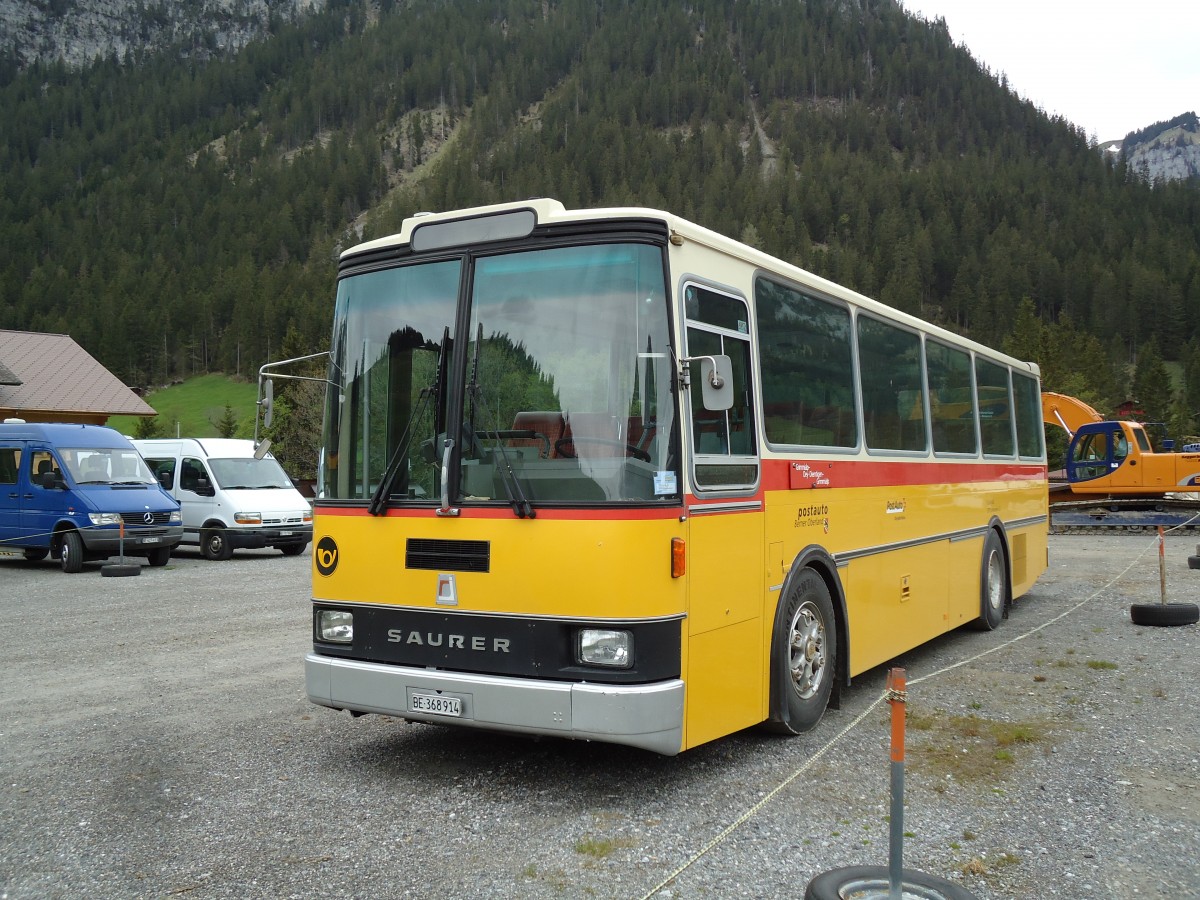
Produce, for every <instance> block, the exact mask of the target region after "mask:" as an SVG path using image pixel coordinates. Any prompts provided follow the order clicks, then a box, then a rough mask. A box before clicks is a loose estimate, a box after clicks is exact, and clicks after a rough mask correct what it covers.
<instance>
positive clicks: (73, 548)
mask: <svg viewBox="0 0 1200 900" xmlns="http://www.w3.org/2000/svg"><path fill="white" fill-rule="evenodd" d="M62 570H63V571H64V572H66V573H67V574H68V575H74V574H75V573H76V572H82V571H83V538H81V537H80V536H79V532H78V531H67V532H64V533H63V536H62Z"/></svg>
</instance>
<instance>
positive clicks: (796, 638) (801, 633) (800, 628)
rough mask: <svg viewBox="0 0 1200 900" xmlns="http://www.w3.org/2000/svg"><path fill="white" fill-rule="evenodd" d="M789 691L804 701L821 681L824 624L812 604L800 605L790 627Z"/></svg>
mask: <svg viewBox="0 0 1200 900" xmlns="http://www.w3.org/2000/svg"><path fill="white" fill-rule="evenodd" d="M791 635H792V639H791V662H790V666H789V668H790V669H791V673H792V688H793V689H794V690H795V691H796V693H797V694H798V695H799V696H800V697H801V698H802V699H805V700H807V699H808V698H809V697H812V696H813V695H814V694H816V693H817V691H818V690H820V688H821V683H822V682H823V681H824V680H825V623H824V621H822V619H821V616H820V613H819V612H818V610H817V609H816V607H814V606H813V605H812V604H809V603H804V604H801V605H800V607H799V609H797V610H796V614H795V615H794V616H793V617H792V626H791Z"/></svg>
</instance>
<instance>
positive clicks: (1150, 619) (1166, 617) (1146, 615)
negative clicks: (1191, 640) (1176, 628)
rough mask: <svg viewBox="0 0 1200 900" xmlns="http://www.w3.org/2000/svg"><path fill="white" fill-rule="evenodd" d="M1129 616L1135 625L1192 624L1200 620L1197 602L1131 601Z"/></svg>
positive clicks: (1199, 609) (1199, 607) (1199, 608)
mask: <svg viewBox="0 0 1200 900" xmlns="http://www.w3.org/2000/svg"><path fill="white" fill-rule="evenodd" d="M1129 618H1130V620H1131V621H1132V622H1133V624H1134V625H1192V624H1194V623H1195V622H1197V621H1200V606H1197V605H1196V604H1195V603H1131V604H1130V605H1129Z"/></svg>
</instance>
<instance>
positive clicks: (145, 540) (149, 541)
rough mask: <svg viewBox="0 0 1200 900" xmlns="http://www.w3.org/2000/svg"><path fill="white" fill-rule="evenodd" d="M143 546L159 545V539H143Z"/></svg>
mask: <svg viewBox="0 0 1200 900" xmlns="http://www.w3.org/2000/svg"><path fill="white" fill-rule="evenodd" d="M142 543H143V544H157V543H158V538H142Z"/></svg>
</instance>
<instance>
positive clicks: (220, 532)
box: [200, 525, 233, 560]
mask: <svg viewBox="0 0 1200 900" xmlns="http://www.w3.org/2000/svg"><path fill="white" fill-rule="evenodd" d="M203 534H204V540H202V541H201V542H200V552H201V553H202V554H204V558H205V559H212V560H222V559H229V557H231V556H233V545H232V544H230V543H229V535H228V534H226V533H225V529H224V528H222V527H221V526H220V525H212V526H208V525H206V526H205V527H204V529H203Z"/></svg>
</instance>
